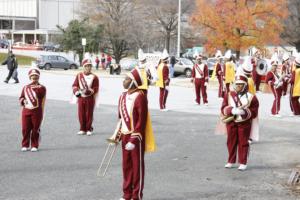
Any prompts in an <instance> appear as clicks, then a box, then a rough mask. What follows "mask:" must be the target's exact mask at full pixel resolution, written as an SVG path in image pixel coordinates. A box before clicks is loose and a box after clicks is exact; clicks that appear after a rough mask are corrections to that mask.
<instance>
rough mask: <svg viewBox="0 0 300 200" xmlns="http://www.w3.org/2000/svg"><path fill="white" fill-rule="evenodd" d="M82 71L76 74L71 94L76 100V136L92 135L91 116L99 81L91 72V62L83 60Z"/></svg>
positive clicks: (86, 59) (87, 59)
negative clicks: (78, 125) (77, 127)
mask: <svg viewBox="0 0 300 200" xmlns="http://www.w3.org/2000/svg"><path fill="white" fill-rule="evenodd" d="M82 66H83V69H84V71H83V72H80V73H78V74H77V76H76V79H75V81H74V83H73V93H74V95H75V96H76V97H77V98H78V102H77V103H78V119H79V123H80V131H79V132H78V133H77V134H78V135H85V134H86V135H88V136H89V135H92V134H93V127H92V123H93V115H94V107H95V99H96V97H97V95H98V90H99V79H98V77H97V76H96V75H95V74H93V73H92V72H91V70H92V61H91V59H89V58H85V59H84V60H83V61H82Z"/></svg>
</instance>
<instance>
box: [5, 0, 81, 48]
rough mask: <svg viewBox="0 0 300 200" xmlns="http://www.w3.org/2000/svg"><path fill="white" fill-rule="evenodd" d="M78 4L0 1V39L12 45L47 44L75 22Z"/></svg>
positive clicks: (57, 0) (63, 0)
mask: <svg viewBox="0 0 300 200" xmlns="http://www.w3.org/2000/svg"><path fill="white" fill-rule="evenodd" d="M79 2H80V0H0V36H1V38H7V39H10V40H11V42H12V43H14V42H23V43H30V42H33V41H36V40H38V41H40V43H43V42H47V41H51V39H52V37H53V36H55V35H57V34H59V33H60V32H59V30H58V29H57V27H56V26H57V25H60V26H64V27H65V26H66V25H67V24H68V23H69V21H71V20H73V19H76V18H77V14H76V13H77V12H76V11H77V10H78V8H79Z"/></svg>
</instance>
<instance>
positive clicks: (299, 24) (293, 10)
mask: <svg viewBox="0 0 300 200" xmlns="http://www.w3.org/2000/svg"><path fill="white" fill-rule="evenodd" d="M288 9H289V14H290V15H289V17H288V18H287V20H286V22H285V31H284V33H283V34H282V38H283V39H284V40H286V41H287V42H288V43H289V44H291V45H293V46H295V47H296V49H297V50H298V51H300V1H299V0H289V1H288Z"/></svg>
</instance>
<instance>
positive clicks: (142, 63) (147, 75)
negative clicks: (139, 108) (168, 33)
mask: <svg viewBox="0 0 300 200" xmlns="http://www.w3.org/2000/svg"><path fill="white" fill-rule="evenodd" d="M138 59H139V65H138V68H139V70H140V72H141V76H142V79H143V85H141V86H139V89H141V90H143V92H144V94H145V95H146V96H147V93H148V88H149V85H150V81H151V78H152V77H151V72H150V70H149V69H148V67H147V65H146V62H147V59H146V56H145V54H144V52H143V50H142V49H139V51H138Z"/></svg>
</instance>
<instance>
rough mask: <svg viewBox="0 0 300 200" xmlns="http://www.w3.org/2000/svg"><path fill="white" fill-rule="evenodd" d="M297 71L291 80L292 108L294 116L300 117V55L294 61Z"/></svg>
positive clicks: (293, 73)
mask: <svg viewBox="0 0 300 200" xmlns="http://www.w3.org/2000/svg"><path fill="white" fill-rule="evenodd" d="M294 64H295V70H294V71H293V72H292V78H291V94H292V97H291V99H292V107H293V109H292V110H293V113H294V115H300V103H299V97H300V55H298V56H297V57H296V59H295V61H294Z"/></svg>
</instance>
